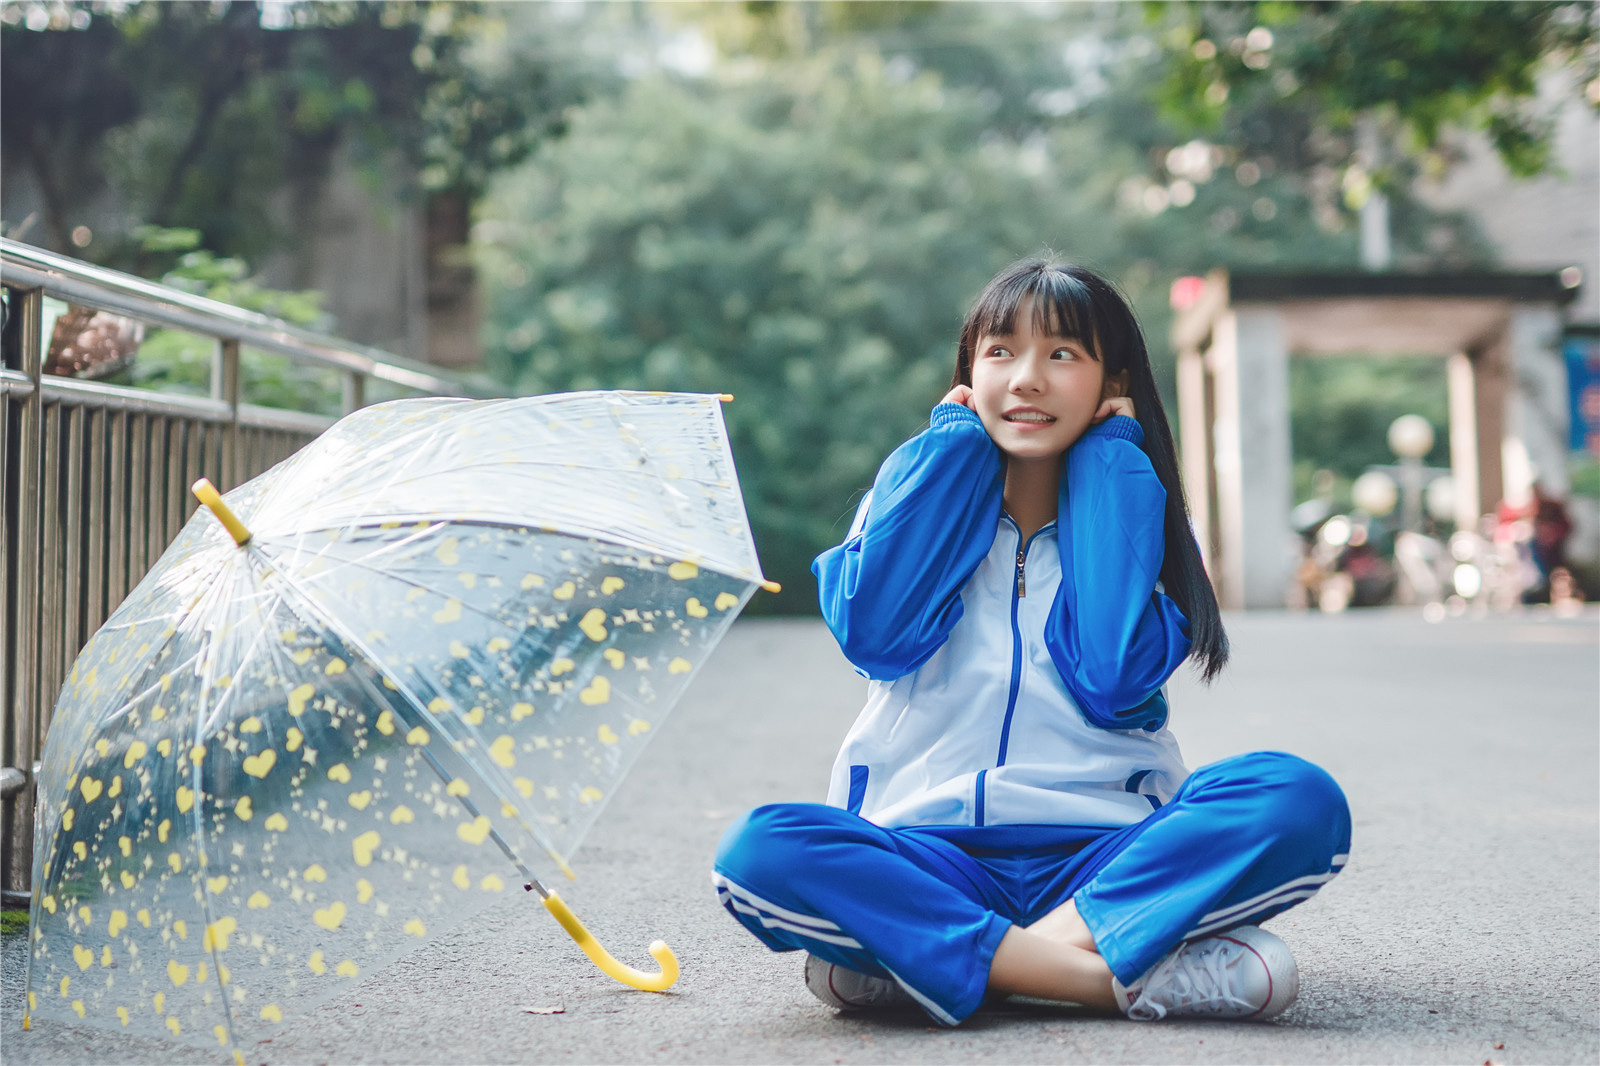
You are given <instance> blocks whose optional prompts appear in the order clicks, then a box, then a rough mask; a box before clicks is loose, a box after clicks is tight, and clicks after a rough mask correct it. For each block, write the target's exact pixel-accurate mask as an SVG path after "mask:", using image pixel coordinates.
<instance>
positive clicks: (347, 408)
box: [340, 370, 367, 414]
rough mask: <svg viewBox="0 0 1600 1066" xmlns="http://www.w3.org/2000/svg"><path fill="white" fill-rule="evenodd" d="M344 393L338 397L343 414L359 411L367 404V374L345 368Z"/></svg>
mask: <svg viewBox="0 0 1600 1066" xmlns="http://www.w3.org/2000/svg"><path fill="white" fill-rule="evenodd" d="M343 385H344V394H343V395H342V396H341V397H340V401H341V402H340V406H341V407H342V408H343V412H344V413H345V414H349V413H350V412H352V411H359V410H361V408H363V407H365V406H366V405H367V375H366V374H364V373H362V372H361V371H359V370H346V371H345V372H344V381H343Z"/></svg>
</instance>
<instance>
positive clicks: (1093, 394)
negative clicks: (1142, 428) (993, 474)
mask: <svg viewBox="0 0 1600 1066" xmlns="http://www.w3.org/2000/svg"><path fill="white" fill-rule="evenodd" d="M1090 343H1091V342H1089V341H1087V340H1083V339H1080V338H1077V337H1057V336H1051V335H1049V334H1045V333H1039V332H1037V331H1036V330H1035V327H1034V315H1033V305H1032V301H1031V300H1030V301H1026V302H1024V303H1023V304H1022V305H1021V306H1019V307H1018V308H1017V313H1016V319H1015V326H1014V327H1013V331H1012V332H1011V333H1009V334H1007V335H1004V336H994V335H983V336H980V337H979V338H978V343H977V346H976V347H975V348H974V349H973V353H972V398H973V403H974V404H975V406H976V408H977V412H978V418H979V419H980V420H982V422H983V428H984V429H986V430H988V432H989V436H990V437H991V438H992V439H993V440H994V442H995V444H997V445H999V446H1000V450H1001V451H1003V452H1005V453H1006V454H1007V455H1008V456H1010V457H1012V458H1014V459H1022V460H1030V459H1033V460H1037V459H1053V458H1055V457H1057V456H1059V455H1061V454H1062V453H1063V452H1065V451H1066V450H1067V449H1068V448H1070V447H1071V446H1072V445H1073V444H1075V443H1076V442H1077V440H1078V438H1079V437H1081V436H1083V434H1084V431H1085V430H1087V429H1088V428H1089V424H1090V422H1091V421H1092V420H1093V418H1094V414H1095V411H1096V409H1097V408H1099V406H1100V402H1101V401H1102V400H1103V399H1106V398H1108V397H1111V396H1120V395H1122V388H1121V383H1120V382H1119V381H1117V380H1115V379H1113V380H1111V381H1109V382H1108V381H1107V379H1106V376H1105V366H1104V365H1103V364H1102V363H1101V362H1100V361H1099V360H1098V359H1096V358H1094V357H1093V356H1092V355H1091V354H1090V348H1089V345H1090ZM1119 376H1120V375H1119Z"/></svg>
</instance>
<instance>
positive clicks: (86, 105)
mask: <svg viewBox="0 0 1600 1066" xmlns="http://www.w3.org/2000/svg"><path fill="white" fill-rule="evenodd" d="M269 15H270V17H269ZM543 17H544V16H543V14H542V11H541V6H540V5H502V4H481V3H443V2H426V3H410V2H405V3H402V2H381V3H379V2H351V0H337V2H328V3H294V4H279V5H274V6H273V7H272V8H271V9H270V12H269V9H266V8H264V7H263V6H261V5H258V4H256V3H245V2H239V0H233V2H223V3H211V4H199V3H143V4H129V5H111V6H109V7H108V6H107V5H104V4H100V3H86V2H79V0H73V2H68V3H56V4H53V5H51V6H50V7H49V8H46V7H45V6H44V5H39V4H22V3H14V2H7V3H5V4H4V5H0V101H3V104H0V106H3V109H4V113H3V119H4V120H3V122H0V148H3V154H4V157H5V159H6V161H7V168H8V169H10V168H12V167H16V168H18V169H20V170H23V171H26V172H27V173H28V174H30V175H31V177H32V178H33V182H32V184H33V185H34V187H35V188H37V189H38V190H39V191H40V193H41V195H42V197H43V199H44V208H43V216H44V217H43V230H44V234H45V238H46V239H45V241H44V242H43V243H46V244H48V245H50V246H51V247H53V248H55V249H56V250H58V251H67V252H74V254H88V255H90V256H91V257H92V258H94V259H95V260H96V261H98V262H101V263H103V264H105V265H110V266H118V267H121V268H124V269H135V270H141V269H142V270H143V271H144V272H146V273H153V272H158V271H159V270H160V269H161V264H160V263H157V262H152V261H150V260H148V259H147V258H145V252H144V248H143V246H142V244H141V243H140V242H139V240H138V239H137V238H136V236H135V234H134V229H135V227H136V226H138V225H142V224H154V225H159V226H168V227H184V228H192V229H196V230H198V231H200V233H201V237H202V243H203V245H204V246H205V247H207V248H211V249H214V250H216V251H217V253H218V254H219V255H224V256H242V257H244V258H247V259H252V260H255V259H259V258H261V257H263V256H264V255H265V254H266V253H267V252H269V251H271V250H273V249H275V248H277V247H281V246H282V245H283V243H284V242H285V241H288V240H292V239H294V238H295V237H297V236H300V235H298V234H294V233H285V232H283V231H282V229H281V227H280V225H279V224H278V223H277V222H276V221H275V217H274V214H273V212H272V210H271V205H272V203H273V201H274V200H275V198H277V197H279V195H280V194H284V193H287V195H288V196H289V199H290V201H291V202H292V203H298V204H304V203H306V202H307V199H308V198H310V197H314V196H316V195H317V194H318V189H319V185H320V182H321V180H322V179H323V177H324V176H325V175H326V173H327V171H328V169H329V167H330V165H331V163H332V160H333V159H334V156H335V152H336V150H338V149H340V148H341V147H342V148H345V149H348V151H349V154H350V156H351V157H352V158H354V159H355V161H356V163H357V165H358V166H359V167H360V168H361V169H362V171H363V172H364V174H365V176H366V179H367V182H368V185H369V187H371V188H373V189H374V191H376V190H377V189H379V188H380V187H381V186H383V185H384V184H386V183H388V182H389V181H390V179H391V178H392V176H393V173H394V172H395V171H398V172H399V173H400V174H401V175H403V178H402V181H401V185H402V191H403V194H404V195H407V196H416V197H423V198H429V199H439V200H445V201H454V202H459V203H466V204H470V203H471V202H473V201H475V200H476V199H477V197H478V196H479V195H480V194H481V193H482V191H483V189H484V187H485V185H486V183H487V182H488V180H489V178H490V176H491V175H493V174H494V173H495V172H496V171H498V170H501V169H503V168H505V167H508V166H512V165H514V164H516V163H517V162H519V161H520V160H522V159H523V158H525V157H526V155H527V153H528V152H529V151H530V150H531V148H532V147H533V146H534V145H535V144H537V143H538V142H539V141H540V140H541V139H543V138H544V137H546V136H550V135H552V134H555V133H558V132H559V130H560V128H561V124H562V117H561V116H562V108H564V107H565V106H566V105H567V104H569V103H571V102H573V101H574V100H576V99H577V98H578V97H579V96H580V95H581V94H582V92H583V91H584V89H585V87H586V85H587V84H588V81H587V79H588V78H589V77H590V76H591V74H593V72H594V70H595V69H596V68H594V67H590V66H585V65H583V64H581V63H578V62H575V61H573V60H572V59H571V58H569V57H568V56H566V55H565V53H564V52H562V51H561V50H560V49H556V48H551V47H549V46H548V45H549V43H550V42H549V38H548V37H547V36H545V35H543V34H540V33H537V32H534V33H530V32H518V28H519V27H524V26H526V25H528V24H540V20H541V19H542V18H543ZM108 193H110V194H112V196H113V199H114V200H115V201H116V202H117V204H118V206H119V207H120V208H121V210H122V213H123V214H125V215H126V216H127V217H128V218H129V219H130V220H131V221H130V222H129V223H128V225H127V226H126V228H125V229H123V230H122V231H121V232H117V233H108V234H105V235H104V236H105V238H106V239H105V240H99V239H97V240H96V242H95V244H94V245H93V246H91V249H90V250H89V251H88V252H87V253H83V252H76V251H75V250H74V249H73V247H72V244H71V234H70V230H71V228H72V225H73V220H74V218H75V217H76V216H78V215H79V214H80V213H81V212H82V211H83V210H84V209H85V208H86V207H88V206H90V205H91V204H93V203H94V202H95V201H96V200H97V199H98V198H101V197H103V196H106V195H107V194H108ZM4 213H5V215H6V218H7V219H8V221H9V222H10V223H11V224H13V225H15V224H16V223H18V222H19V221H21V220H20V219H19V218H18V217H17V215H16V212H15V210H14V209H12V208H10V207H7V208H6V209H5V212H4ZM291 213H293V212H291ZM457 213H458V214H460V215H461V216H462V217H463V218H464V217H465V214H466V212H465V210H464V209H462V210H459V211H458V212H457ZM455 236H456V237H457V239H458V241H464V240H465V237H466V234H465V233H464V232H461V233H458V234H456V235H455Z"/></svg>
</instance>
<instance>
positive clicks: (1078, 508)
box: [1045, 415, 1189, 729]
mask: <svg viewBox="0 0 1600 1066" xmlns="http://www.w3.org/2000/svg"><path fill="white" fill-rule="evenodd" d="M1143 440H1144V431H1143V430H1142V429H1141V428H1140V426H1139V423H1138V422H1136V421H1134V420H1133V419H1132V418H1127V417H1125V416H1121V415H1118V416H1115V417H1112V418H1108V419H1106V420H1105V421H1104V422H1102V423H1100V424H1099V425H1097V426H1092V427H1090V429H1089V432H1087V433H1085V434H1084V435H1083V437H1081V438H1080V439H1079V440H1078V442H1077V443H1076V444H1074V445H1073V446H1072V448H1071V450H1069V451H1068V453H1067V470H1066V478H1065V482H1064V484H1063V485H1062V488H1061V500H1060V505H1059V506H1060V510H1059V521H1058V530H1057V538H1056V539H1057V544H1058V546H1059V549H1060V552H1061V588H1060V590H1059V591H1058V592H1057V594H1056V602H1055V603H1054V604H1053V605H1052V609H1051V612H1050V621H1049V622H1048V624H1047V625H1046V628H1045V645H1046V647H1048V648H1049V649H1050V657H1051V658H1052V659H1054V660H1055V664H1056V670H1057V671H1058V672H1059V673H1060V674H1061V680H1062V681H1063V682H1065V684H1066V686H1067V691H1068V692H1070V693H1071V694H1072V698H1073V699H1074V700H1075V701H1076V702H1077V704H1078V707H1079V709H1080V710H1082V711H1083V714H1084V717H1086V718H1087V719H1088V720H1089V721H1090V722H1092V723H1094V724H1095V725H1097V726H1100V727H1102V728H1105V729H1159V728H1160V727H1161V726H1162V724H1164V723H1165V722H1166V718H1167V705H1166V700H1165V699H1164V698H1163V697H1162V695H1161V686H1162V685H1164V684H1165V683H1166V680H1167V678H1168V677H1170V676H1171V674H1172V672H1173V671H1174V670H1176V669H1177V668H1178V664H1179V663H1181V662H1183V660H1184V658H1185V657H1186V656H1187V655H1188V654H1189V634H1188V630H1189V621H1188V619H1186V618H1184V616H1183V612H1181V611H1180V610H1178V607H1177V605H1176V604H1174V603H1173V602H1172V601H1171V600H1170V599H1168V598H1167V596H1166V594H1165V593H1163V592H1160V591H1157V589H1156V582H1157V580H1158V579H1159V577H1160V574H1161V562H1162V559H1163V557H1164V556H1165V552H1166V539H1165V532H1164V524H1163V518H1164V516H1165V511H1166V503H1167V493H1166V490H1165V489H1164V488H1162V486H1161V481H1160V479H1158V478H1157V477H1156V472H1155V469H1154V468H1153V467H1152V466H1151V465H1150V458H1149V456H1147V455H1145V453H1144V451H1143V449H1141V448H1140V447H1139V445H1140V443H1141V442H1142V441H1143Z"/></svg>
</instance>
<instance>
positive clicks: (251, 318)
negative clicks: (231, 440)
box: [0, 237, 500, 396]
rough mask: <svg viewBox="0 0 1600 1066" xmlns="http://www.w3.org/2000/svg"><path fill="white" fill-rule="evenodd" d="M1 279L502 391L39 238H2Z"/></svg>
mask: <svg viewBox="0 0 1600 1066" xmlns="http://www.w3.org/2000/svg"><path fill="white" fill-rule="evenodd" d="M0 281H3V282H4V283H6V284H8V285H15V286H21V287H25V288H39V289H42V290H43V291H44V292H45V294H46V295H48V296H53V297H56V298H57V299H61V300H66V301H68V302H70V303H76V304H85V305H88V306H92V307H97V308H102V309H104V310H107V311H115V312H119V313H122V314H127V315H132V316H134V317H136V318H139V319H141V320H144V321H148V322H151V323H153V324H157V325H163V326H170V327H172V328H175V329H181V330H187V331H189V332H192V333H202V334H206V335H208V336H212V337H217V338H222V339H228V340H235V341H237V342H239V343H240V344H242V345H248V346H250V347H251V348H255V349H258V350H261V351H267V352H272V353H275V354H278V355H284V356H287V357H289V358H290V359H293V360H295V361H296V362H301V363H314V364H318V365H321V366H327V367H333V368H335V369H338V370H343V371H348V372H354V373H358V374H365V375H368V376H370V377H374V378H379V379H382V380H384V381H389V382H393V383H394V384H396V385H400V386H403V387H405V388H411V389H417V390H420V391H422V392H428V393H433V394H435V395H456V396H494V395H499V394H500V390H499V389H497V388H496V386H495V385H494V384H493V383H492V382H491V381H489V380H488V379H486V378H484V377H483V376H481V375H477V374H459V373H453V372H451V371H448V370H441V369H439V368H438V367H434V366H430V365H429V364H427V363H422V362H418V361H416V360H414V359H406V358H404V357H402V356H398V355H394V354H392V353H390V352H386V351H384V350H382V349H381V348H372V347H368V346H366V345H361V344H355V343H352V342H350V341H345V340H340V339H339V338H336V337H330V336H327V335H325V334H321V333H314V332H312V331H311V330H307V329H303V328H301V327H299V326H294V325H290V324H289V323H287V322H284V321H283V320H281V319H277V318H273V317H271V316H270V315H264V314H261V313H260V312H258V311H246V310H244V309H242V308H238V307H234V306H232V305H231V304H225V303H222V302H221V301H219V300H213V299H210V298H208V297H205V296H196V295H194V294H193V293H187V292H183V291H182V290H179V289H174V288H172V287H170V286H166V285H162V284H159V283H157V282H153V281H147V280H145V279H144V278H140V277H136V276H134V275H132V274H124V273H122V272H121V271H117V270H108V269H106V268H105V267H97V266H94V265H92V264H90V263H85V262H82V261H81V260H77V259H71V258H68V257H66V256H62V255H57V254H55V253H54V252H48V251H45V250H44V249H43V248H36V247H34V246H33V245H31V244H24V243H22V242H21V241H15V240H11V239H10V238H6V237H0Z"/></svg>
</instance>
